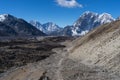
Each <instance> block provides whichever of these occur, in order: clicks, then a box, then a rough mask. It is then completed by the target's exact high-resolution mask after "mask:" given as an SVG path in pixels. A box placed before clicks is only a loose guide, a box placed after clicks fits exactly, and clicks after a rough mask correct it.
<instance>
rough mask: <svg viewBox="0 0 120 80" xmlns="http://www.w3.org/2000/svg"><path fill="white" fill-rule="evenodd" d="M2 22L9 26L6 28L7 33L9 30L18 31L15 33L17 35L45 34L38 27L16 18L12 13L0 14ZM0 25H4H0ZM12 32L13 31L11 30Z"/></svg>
mask: <svg viewBox="0 0 120 80" xmlns="http://www.w3.org/2000/svg"><path fill="white" fill-rule="evenodd" d="M0 22H1V23H2V24H5V26H7V27H9V29H8V28H6V29H7V30H5V31H6V32H4V33H5V34H8V32H10V31H9V30H11V29H12V30H11V31H15V32H16V33H15V34H14V35H17V36H45V35H46V34H44V33H43V32H41V31H40V30H38V29H37V28H36V27H34V26H32V25H31V24H29V23H28V22H27V21H25V20H23V19H19V18H16V17H14V16H12V15H10V14H3V15H0ZM0 27H3V26H1V25H0ZM4 29H5V28H4ZM11 33H12V32H11Z"/></svg>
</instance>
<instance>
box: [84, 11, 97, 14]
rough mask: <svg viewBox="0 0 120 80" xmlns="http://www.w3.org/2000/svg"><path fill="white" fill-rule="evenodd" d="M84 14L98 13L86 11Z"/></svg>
mask: <svg viewBox="0 0 120 80" xmlns="http://www.w3.org/2000/svg"><path fill="white" fill-rule="evenodd" d="M83 14H98V13H96V12H92V11H85V12H84V13H83Z"/></svg>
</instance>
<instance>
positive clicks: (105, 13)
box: [100, 12, 112, 16]
mask: <svg viewBox="0 0 120 80" xmlns="http://www.w3.org/2000/svg"><path fill="white" fill-rule="evenodd" d="M100 15H103V16H104V15H106V16H112V15H111V14H109V13H107V12H104V13H102V14H100Z"/></svg>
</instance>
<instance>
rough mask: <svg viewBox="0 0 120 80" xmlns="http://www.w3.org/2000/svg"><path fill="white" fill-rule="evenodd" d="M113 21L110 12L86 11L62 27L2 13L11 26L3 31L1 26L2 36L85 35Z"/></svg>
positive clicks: (2, 18) (4, 22)
mask: <svg viewBox="0 0 120 80" xmlns="http://www.w3.org/2000/svg"><path fill="white" fill-rule="evenodd" d="M118 19H119V18H118ZM112 21H115V19H114V18H113V17H112V16H111V15H110V14H108V13H102V14H98V13H94V12H90V11H86V12H84V13H83V14H82V15H81V16H80V17H79V18H78V19H77V20H76V21H75V22H74V24H73V25H68V26H66V27H64V28H61V27H60V26H58V25H57V24H55V23H53V22H47V23H44V24H41V23H40V22H39V21H34V20H31V21H30V22H27V21H25V20H23V19H20V18H16V17H14V16H12V15H9V14H3V15H0V22H1V23H2V25H3V24H4V26H6V27H9V29H8V28H6V29H5V28H4V31H2V27H3V26H1V36H2V35H8V34H9V35H14V36H15V35H19V36H23V35H24V36H45V35H49V36H83V35H85V34H86V33H88V32H89V31H91V30H93V29H94V28H96V27H98V26H100V25H102V24H106V23H110V22H112ZM11 31H12V32H11ZM3 33H5V34H3Z"/></svg>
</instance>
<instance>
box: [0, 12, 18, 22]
mask: <svg viewBox="0 0 120 80" xmlns="http://www.w3.org/2000/svg"><path fill="white" fill-rule="evenodd" d="M6 19H9V20H11V19H17V18H16V17H14V16H12V15H10V14H2V15H0V21H1V22H3V21H5V20H6Z"/></svg>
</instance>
